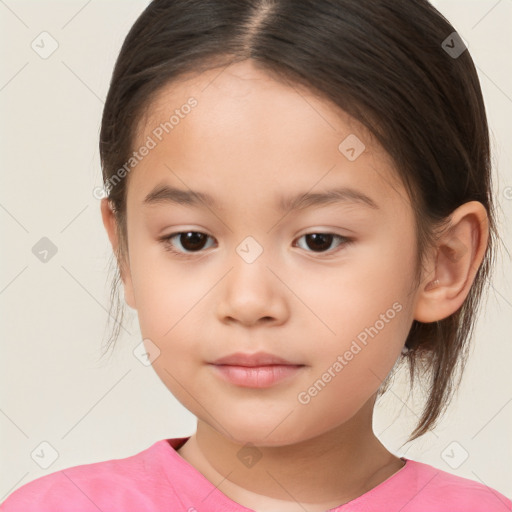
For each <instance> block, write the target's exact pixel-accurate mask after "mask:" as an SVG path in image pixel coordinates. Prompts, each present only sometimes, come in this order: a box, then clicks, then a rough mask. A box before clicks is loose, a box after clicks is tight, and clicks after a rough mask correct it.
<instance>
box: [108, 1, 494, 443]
mask: <svg viewBox="0 0 512 512" xmlns="http://www.w3.org/2000/svg"><path fill="white" fill-rule="evenodd" d="M454 32H455V29H454V28H453V26H452V25H451V24H450V23H449V22H448V21H447V20H446V19H445V18H444V17H443V16H442V15H441V14H440V13H439V12H438V11H437V10H436V9H435V8H434V7H433V6H432V5H430V4H429V3H428V2H427V1H426V0H369V1H366V2H360V1H359V0H237V1H234V0H182V1H177V0H153V2H151V3H150V4H149V5H148V7H147V8H146V9H145V10H144V12H143V13H142V14H141V15H140V17H139V18H138V19H137V21H136V22H135V24H134V25H133V27H132V28H131V29H130V31H129V33H128V35H127V37H126V39H125V41H124V43H123V46H122V48H121V51H120V54H119V56H118V59H117V61H116V64H115V69H114V72H113V76H112V80H111V83H110V88H109V91H108V96H107V100H106V103H105V108H104V112H103V119H102V125H101V134H100V155H101V163H102V169H103V180H104V183H105V185H106V186H107V188H108V197H109V200H110V202H111V205H112V207H113V209H114V212H115V215H116V221H117V222H116V224H117V226H118V233H119V237H120V245H119V248H118V251H117V253H116V258H117V263H118V266H117V268H116V272H117V274H116V276H115V278H114V282H113V287H112V292H111V293H112V294H111V298H112V304H111V307H114V303H115V304H116V305H117V311H116V312H115V315H114V316H113V317H114V318H117V321H116V322H117V323H116V325H115V327H114V330H113V332H112V335H111V338H110V340H109V341H110V342H112V343H113V342H115V340H116V339H117V336H118V334H119V329H120V327H121V323H122V318H123V307H122V304H121V303H120V301H119V294H118V287H119V284H120V280H121V278H120V271H119V267H121V268H122V265H123V264H124V263H123V262H124V261H125V257H126V255H127V239H126V187H127V182H128V179H123V180H118V182H116V184H115V186H113V187H111V186H110V185H111V184H112V178H113V177H114V175H115V174H116V172H117V171H118V170H119V169H120V168H121V167H122V166H123V165H124V164H125V163H126V162H127V161H128V160H129V158H130V156H131V152H132V151H133V145H134V141H135V140H136V135H137V133H138V132H137V130H138V123H140V122H141V119H142V117H143V115H144V113H145V112H147V110H148V108H149V106H150V104H151V102H152V100H153V99H154V98H155V96H156V94H157V93H158V92H159V91H160V90H161V89H162V87H164V86H167V85H169V84H170V83H171V82H173V81H177V80H179V79H180V77H183V76H184V75H185V74H190V73H201V72H202V71H204V70H207V69H212V68H217V67H221V66H227V65H229V64H230V63H234V62H238V61H242V60H245V59H252V60H253V61H254V62H255V63H257V64H258V65H259V66H260V67H261V68H262V69H264V70H265V71H267V72H268V73H270V74H272V76H273V77H275V78H276V79H279V80H282V81H285V82H287V81H291V82H292V83H296V84H302V85H304V86H306V87H307V88H308V89H309V90H311V91H314V92H316V93H317V94H319V95H320V96H321V97H323V98H325V99H327V100H328V101H330V102H332V103H334V104H336V105H337V106H339V107H340V108H341V109H343V110H344V111H346V112H347V113H348V114H350V115H351V116H353V117H354V118H355V119H357V120H358V121H360V122H361V123H362V124H363V125H364V126H365V127H366V128H368V129H369V130H370V133H371V134H373V135H374V136H375V137H376V139H377V140H378V142H379V143H380V144H381V145H382V146H383V148H384V149H385V150H386V151H387V152H388V154H389V155H390V156H391V158H392V159H393V161H394V163H395V166H396V169H397V171H398V174H399V177H400V179H401V180H402V182H403V183H404V185H405V187H406V190H407V192H408V194H409V197H410V199H411V203H412V207H413V209H414V215H415V220H416V236H417V249H418V252H417V268H416V282H415V283H414V284H415V286H417V285H418V284H419V276H420V273H421V267H422V265H423V263H424V257H425V254H426V250H427V249H428V248H429V247H431V246H432V244H433V243H434V242H435V240H436V239H437V236H438V235H439V233H440V229H441V228H443V227H444V226H445V224H446V219H447V217H448V216H449V215H450V214H451V213H452V212H453V211H454V210H455V209H456V208H457V207H458V206H460V205H462V204H463V203H465V202H468V201H473V200H475V201H480V202H481V203H482V204H483V205H484V207H485V208H486V210H487V214H488V218H489V242H488V246H487V249H486V252H485V255H484V259H483V262H482V264H481V265H480V267H479V269H478V272H477V274H476V276H475V280H474V282H473V284H472V287H471V289H470V291H469V294H468V296H467V297H466V300H465V302H464V303H463V305H462V306H461V307H460V308H459V310H457V311H456V312H455V313H453V314H452V315H451V316H449V317H448V318H445V319H443V320H440V321H437V322H432V323H421V322H418V321H416V320H414V321H413V324H412V327H411V330H410V332H409V334H408V337H407V340H406V347H408V348H409V352H408V353H407V354H405V355H404V356H403V358H402V359H401V360H399V361H400V362H404V361H407V362H408V365H409V375H410V379H411V388H412V387H413V386H414V380H415V376H416V377H418V376H419V377H420V378H421V380H422V381H424V385H425V386H426V389H428V397H427V399H426V403H425V407H424V410H423V412H422V416H421V418H420V420H419V422H418V424H417V426H416V428H415V430H414V431H413V433H412V434H411V436H410V437H409V440H413V439H416V438H417V437H419V436H421V435H423V434H425V433H426V432H428V431H429V430H431V429H432V428H434V426H435V424H436V421H437V420H438V419H439V417H440V416H441V415H442V413H443V412H444V410H445V408H446V406H447V405H448V403H449V401H450V400H451V398H452V395H453V392H454V391H455V390H456V389H457V387H458V385H459V383H460V379H461V377H462V370H463V368H464V366H465V363H466V358H467V350H468V340H469V339H470V337H471V335H472V332H473V326H474V321H475V319H476V317H477V315H476V313H477V309H478V307H479V304H480V299H481V296H482V292H483V288H484V285H485V284H486V282H487V281H488V277H489V274H490V270H491V266H492V264H493V263H494V244H495V240H494V238H495V237H497V236H498V234H497V230H496V224H495V214H494V206H493V196H492V186H491V185H492V184H491V162H490V148H489V133H488V126H487V119H486V112H485V106H484V102H483V98H482V92H481V89H480V84H479V81H478V76H477V73H476V70H475V66H474V64H473V61H472V59H471V56H470V54H469V52H468V51H467V50H465V51H461V52H460V50H463V49H464V48H461V46H460V45H461V44H463V43H462V42H461V40H459V39H458V38H457V35H456V34H454ZM450 37H451V39H450ZM446 41H448V42H449V43H448V44H447V45H446ZM456 45H458V47H457V46H456ZM450 48H456V49H457V48H458V49H459V52H457V53H460V55H457V54H456V53H454V52H453V51H452V52H450ZM119 313H121V319H120V320H119V318H118V317H119ZM395 368H396V365H395ZM457 370H460V372H457ZM393 373H394V372H393V371H392V372H390V375H388V377H387V378H386V380H385V382H384V383H383V385H382V386H381V388H380V389H379V396H380V394H382V393H384V392H385V390H386V389H387V386H388V383H389V378H390V377H391V375H392V374H393ZM457 373H459V378H458V380H456V375H457Z"/></svg>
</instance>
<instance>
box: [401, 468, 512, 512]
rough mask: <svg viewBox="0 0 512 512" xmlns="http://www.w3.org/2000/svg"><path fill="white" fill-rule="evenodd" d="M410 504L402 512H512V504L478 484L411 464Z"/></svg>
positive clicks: (494, 490)
mask: <svg viewBox="0 0 512 512" xmlns="http://www.w3.org/2000/svg"><path fill="white" fill-rule="evenodd" d="M408 464H410V468H409V473H408V478H407V485H410V501H409V503H408V505H407V506H406V507H405V508H404V510H403V512H427V511H428V512H432V511H434V510H435V511H436V512H455V511H456V512H511V511H512V501H511V500H510V499H509V498H507V497H506V496H504V495H503V494H501V493H500V492H498V491H497V490H496V489H493V488H492V487H489V486H487V485H485V484H484V483H481V482H479V481H476V480H472V479H469V478H464V477H461V476H457V475H453V474H452V473H448V472H447V471H443V470H440V469H437V468H435V467H434V466H431V465H429V464H425V463H422V462H417V461H413V460H409V461H408Z"/></svg>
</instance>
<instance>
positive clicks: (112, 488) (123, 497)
mask: <svg viewBox="0 0 512 512" xmlns="http://www.w3.org/2000/svg"><path fill="white" fill-rule="evenodd" d="M162 443H163V441H159V442H156V443H154V444H153V445H152V446H151V447H149V448H147V449H146V450H144V451H142V452H140V453H137V454H136V455H132V456H130V457H126V458H123V459H112V460H107V461H102V462H95V463H91V464H82V465H79V466H73V467H70V468H67V469H63V470H60V471H55V472H54V473H50V474H48V475H44V476H42V477H39V478H36V479H35V480H32V481H31V482H28V483H26V484H25V485H22V486H21V487H19V488H18V489H16V490H15V491H14V492H13V493H11V494H10V495H9V496H8V497H7V499H6V500H5V501H4V502H3V503H1V504H0V512H50V511H51V512H60V511H62V512H64V511H66V512H67V511H70V510H72V511H73V512H93V511H94V512H98V510H117V509H119V510H133V507H134V506H138V507H144V505H147V504H148V503H146V502H145V500H146V499H147V498H146V496H145V494H144V493H143V492H142V490H143V489H144V486H145V484H146V482H147V480H148V479H150V478H151V477H152V476H154V471H155V467H152V464H153V465H154V464H155V457H153V455H155V454H156V452H157V451H158V450H160V449H161V448H162ZM156 459H158V457H156ZM141 509H143V508H141Z"/></svg>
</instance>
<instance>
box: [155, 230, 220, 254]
mask: <svg viewBox="0 0 512 512" xmlns="http://www.w3.org/2000/svg"><path fill="white" fill-rule="evenodd" d="M208 238H211V237H209V236H208V235H207V234H205V233H201V232H199V231H182V232H180V233H172V234H171V235H169V236H166V237H164V238H162V242H163V243H164V244H165V246H166V248H167V249H168V250H170V251H172V252H175V253H178V254H183V255H187V254H189V253H194V252H199V251H201V250H202V249H204V247H205V243H206V241H207V240H208ZM180 246H181V247H180Z"/></svg>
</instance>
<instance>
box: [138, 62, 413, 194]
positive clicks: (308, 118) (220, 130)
mask: <svg viewBox="0 0 512 512" xmlns="http://www.w3.org/2000/svg"><path fill="white" fill-rule="evenodd" d="M191 98H192V99H193V101H194V102H195V106H194V107H193V108H189V107H187V108H184V106H187V105H189V104H191V103H190V100H191ZM173 114H175V115H174V122H173V123H172V126H171V125H170V123H169V120H170V118H171V116H172V115H173ZM162 126H164V127H165V126H167V130H162V128H161V127H162ZM158 127H160V132H158V133H161V137H162V138H161V140H156V146H155V148H154V149H152V150H151V152H150V154H149V155H148V156H147V157H145V158H144V160H143V161H142V162H141V163H139V164H138V165H137V168H136V172H134V173H133V176H131V178H130V181H131V180H132V179H133V180H134V181H137V182H138V186H137V187H136V189H137V191H139V194H138V195H139V196H141V195H142V193H143V189H144V190H145V191H146V192H147V188H148V187H147V186H145V184H148V186H149V184H152V185H154V184H155V182H156V181H159V180H160V181H161V180H162V179H164V178H165V177H167V179H168V180H169V181H170V182H172V183H174V184H178V185H181V186H183V183H179V180H177V179H176V178H177V177H178V176H182V177H186V179H187V183H186V185H189V186H190V188H198V187H193V186H192V184H194V183H195V184H204V185H205V186H206V187H208V188H210V189H212V188H215V187H216V186H217V187H220V185H221V184H223V185H224V186H225V185H226V184H229V185H231V186H232V188H233V189H235V188H237V187H244V188H247V187H249V188H250V189H251V190H253V191H255V192H256V191H257V190H258V188H259V187H261V186H262V184H264V186H265V187H272V188H275V189H276V190H279V189H283V188H289V186H290V184H291V183H292V182H293V183H295V184H296V185H297V188H298V189H306V190H307V189H310V188H312V187H313V186H314V185H315V183H318V184H319V186H320V187H321V186H322V185H328V184H333V181H336V184H340V183H341V182H343V181H347V182H350V183H351V184H355V183H359V184H360V185H361V186H364V187H365V188H366V189H367V190H369V191H370V192H371V189H372V188H373V189H374V192H378V193H379V195H381V196H382V195H386V190H387V189H394V190H395V192H396V191H397V190H400V189H401V188H402V187H401V183H400V182H399V180H398V179H397V176H396V172H395V171H394V168H393V163H392V161H391V159H390V157H389V155H388V154H387V153H386V152H385V151H384V149H383V148H382V147H380V145H378V144H377V143H376V141H375V139H374V138H373V137H372V136H371V135H370V133H369V131H368V130H367V129H366V128H365V127H364V126H363V125H361V124H360V123H359V122H358V121H357V120H355V119H354V118H352V117H350V116H349V115H348V114H347V113H345V112H344V111H343V110H341V109H340V108H339V107H338V106H337V105H334V104H333V103H332V102H329V101H327V100H326V99H324V98H320V97H319V96H318V95H316V94H314V93H313V92H311V91H309V90H308V89H306V88H305V87H304V86H300V85H297V84H291V83H286V82H285V81H282V80H276V79H275V77H273V76H272V75H269V74H268V73H267V72H266V71H265V70H263V69H261V68H259V67H257V66H256V65H255V64H254V63H253V62H252V61H243V62H239V63H237V64H234V65H230V66H227V67H224V68H216V69H211V70H208V71H205V72H203V73H200V74H192V75H187V76H185V77H182V78H181V79H180V80H179V81H176V82H172V83H169V84H168V85H166V86H164V87H163V88H162V89H161V90H160V91H159V92H158V94H157V95H156V96H155V98H154V99H153V101H152V102H151V103H150V105H149V106H148V108H147V110H146V112H145V115H144V116H143V117H142V118H141V122H140V124H139V127H138V132H137V142H136V144H135V146H136V147H139V146H140V145H142V144H143V143H144V141H146V140H147V139H148V137H152V138H153V139H155V135H154V134H155V130H158ZM347 140H348V141H349V142H351V141H352V142H354V141H356V144H358V142H357V141H359V142H360V143H361V144H362V145H363V146H362V147H364V151H362V153H361V154H360V156H359V157H358V158H357V159H356V160H350V159H349V158H347V155H346V154H344V153H343V151H342V149H343V148H344V149H346V146H347V144H345V141H347ZM349 145H350V144H349ZM352 145H353V144H352ZM340 147H341V148H342V149H340ZM356 150H358V147H356ZM170 170H173V171H175V172H173V173H171V172H170ZM340 180H341V182H340ZM199 188H204V187H199ZM388 192H390V190H388ZM400 193H401V194H402V195H403V190H402V191H401V192H400ZM212 195H214V194H212Z"/></svg>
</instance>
